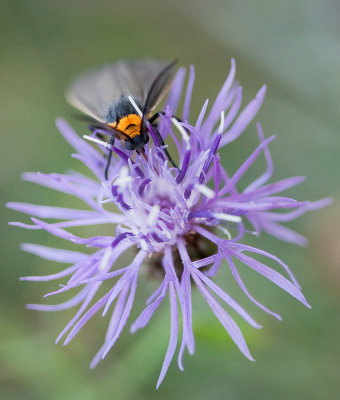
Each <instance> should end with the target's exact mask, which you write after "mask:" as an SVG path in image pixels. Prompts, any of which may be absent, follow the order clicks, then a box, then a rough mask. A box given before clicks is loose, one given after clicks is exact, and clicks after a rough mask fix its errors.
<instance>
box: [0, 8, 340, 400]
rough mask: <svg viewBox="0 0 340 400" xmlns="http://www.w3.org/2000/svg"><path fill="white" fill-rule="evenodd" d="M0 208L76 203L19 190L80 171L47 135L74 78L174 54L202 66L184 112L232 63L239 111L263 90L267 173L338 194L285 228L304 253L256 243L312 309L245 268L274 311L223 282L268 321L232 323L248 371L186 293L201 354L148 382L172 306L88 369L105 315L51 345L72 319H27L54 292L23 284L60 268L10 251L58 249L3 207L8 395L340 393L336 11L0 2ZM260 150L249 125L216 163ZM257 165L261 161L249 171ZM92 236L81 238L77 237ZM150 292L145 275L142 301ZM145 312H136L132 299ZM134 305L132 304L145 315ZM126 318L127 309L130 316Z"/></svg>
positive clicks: (0, 297) (307, 194)
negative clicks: (302, 241)
mask: <svg viewBox="0 0 340 400" xmlns="http://www.w3.org/2000/svg"><path fill="white" fill-rule="evenodd" d="M0 18H1V23H0V26H1V28H0V29H1V34H0V47H1V50H0V51H1V53H0V54H1V74H0V85H1V90H0V96H1V97H0V105H1V108H0V118H1V146H0V155H1V169H0V177H1V186H0V190H1V200H2V204H4V203H5V201H10V200H11V201H27V202H32V203H37V204H55V205H59V206H65V205H67V206H69V205H70V203H69V199H67V198H66V197H63V196H61V195H57V196H56V194H55V193H53V192H52V191H48V190H47V189H42V188H39V187H35V186H34V185H32V184H29V183H25V182H22V181H21V180H20V174H21V173H22V172H23V171H37V170H39V171H42V172H64V171H66V170H67V169H70V168H76V169H78V168H81V167H80V166H79V165H78V162H77V161H76V160H74V159H72V158H71V157H70V153H71V148H70V147H69V146H68V144H67V143H65V142H64V141H63V139H62V138H61V136H60V134H59V133H58V132H57V129H56V127H55V125H54V120H55V118H56V117H57V116H60V115H62V116H65V117H66V118H68V119H69V120H70V121H71V122H72V123H73V125H74V126H75V127H76V128H78V130H79V132H80V134H81V133H84V129H85V128H84V126H83V125H82V124H81V123H79V122H78V121H76V120H73V119H72V118H73V117H72V112H71V110H70V107H69V106H68V105H67V104H66V103H65V101H64V97H63V96H64V90H65V88H66V87H67V85H68V83H69V81H70V80H71V79H72V77H73V76H74V75H76V74H78V73H79V72H82V71H84V70H86V69H89V68H92V67H94V66H96V65H100V64H101V63H104V62H107V61H108V60H115V59H118V58H121V57H136V58H139V57H156V58H162V59H165V60H172V59H174V58H176V57H178V58H179V60H180V64H181V65H189V64H191V63H192V64H194V65H195V67H196V72H197V79H196V84H195V85H196V86H195V92H194V103H193V105H194V108H193V116H195V115H197V112H198V110H199V107H200V106H201V105H202V103H203V101H204V100H205V98H207V97H209V98H213V97H214V95H215V94H216V93H217V91H218V89H219V87H220V85H221V84H222V82H223V80H224V78H225V76H226V74H227V71H228V69H229V65H230V58H231V57H235V59H236V62H237V71H238V72H237V77H238V79H239V81H240V82H241V84H242V85H243V86H244V104H246V102H247V101H248V100H250V99H251V98H252V97H253V96H254V95H255V93H256V91H257V90H258V89H259V88H260V86H261V85H262V84H263V83H267V85H268V94H267V97H266V100H265V103H264V105H263V107H262V110H261V111H260V113H259V114H258V116H257V119H256V120H260V121H261V123H262V125H263V128H264V132H265V134H266V136H269V135H271V134H277V136H278V137H277V139H276V140H275V142H274V143H272V144H271V150H272V154H273V158H274V160H275V176H274V178H276V179H280V178H284V177H287V176H291V175H306V176H307V178H308V180H307V182H306V183H304V184H303V185H301V186H300V187H297V188H295V189H292V190H290V192H289V193H287V194H289V195H291V196H294V197H296V198H298V199H301V200H303V199H310V200H317V199H319V198H322V197H326V196H333V197H334V199H335V202H334V203H333V205H331V206H329V207H328V208H327V209H324V210H321V211H318V212H315V213H313V214H309V215H307V216H304V217H302V218H301V219H300V220H298V221H296V222H295V223H294V224H291V225H290V226H291V227H293V228H295V229H297V230H298V231H300V232H303V233H305V234H306V235H307V236H308V238H309V239H310V245H309V247H307V248H298V247H296V246H293V245H290V244H285V243H280V242H278V241H276V240H274V239H271V238H268V237H266V236H263V237H262V238H261V244H259V246H261V247H262V248H264V249H265V250H267V251H270V252H272V253H275V254H276V255H278V256H279V257H281V258H282V259H283V260H284V261H285V262H287V263H288V264H289V265H290V266H291V267H292V269H293V271H294V272H295V274H296V276H297V277H298V279H299V280H300V282H301V284H302V286H303V289H304V293H305V295H306V297H307V299H308V301H309V302H310V303H311V305H312V310H307V309H305V308H304V307H303V306H302V305H301V304H299V303H298V302H297V301H295V300H294V299H291V298H290V297H289V296H288V295H286V294H285V293H282V292H281V291H280V289H278V288H276V287H274V286H273V285H272V284H271V283H270V282H268V281H265V280H264V279H260V278H259V277H257V276H256V275H255V274H251V273H249V271H246V269H245V268H243V269H242V270H241V273H242V275H243V276H244V279H245V280H246V281H247V283H248V286H249V287H250V288H251V289H252V293H253V294H254V295H255V296H257V297H258V299H259V300H260V301H263V302H264V303H265V304H267V305H268V306H270V308H272V309H274V310H276V311H278V312H279V313H280V314H281V315H282V316H283V321H282V322H278V321H276V320H274V319H271V318H270V317H269V316H267V315H265V314H264V313H262V312H261V311H260V310H258V309H256V308H255V307H254V306H253V305H252V304H250V302H249V301H248V300H247V299H246V298H245V296H244V295H243V294H242V292H241V290H239V289H238V288H237V287H236V284H234V283H233V281H232V279H231V278H230V276H229V275H228V274H227V273H224V272H222V273H221V274H220V275H219V276H218V282H219V284H220V285H221V286H222V287H224V288H225V289H226V290H228V291H230V292H231V294H232V295H234V296H235V297H236V299H237V300H239V301H240V303H241V304H242V305H244V306H245V307H246V308H247V309H248V310H249V312H251V313H252V315H253V316H254V317H255V318H256V319H257V320H258V322H260V323H262V324H263V325H264V328H263V329H262V330H260V331H255V330H254V329H252V328H249V327H247V326H245V325H244V324H243V323H242V322H241V321H240V320H239V319H237V321H238V322H240V324H241V328H242V329H243V332H244V334H245V336H246V338H247V341H248V344H249V346H250V348H251V351H252V354H253V356H254V357H255V358H256V360H257V361H256V362H255V363H251V362H249V361H248V360H246V359H245V358H244V357H243V356H242V355H241V354H240V353H239V351H238V350H237V348H236V346H235V345H234V344H233V343H232V342H231V340H230V339H229V337H228V336H227V335H226V334H225V332H224V330H223V328H221V327H220V326H219V323H218V321H217V320H216V319H215V318H214V317H213V316H212V315H211V313H210V310H209V309H208V307H206V306H205V305H204V302H203V301H202V299H201V298H200V296H199V295H198V293H196V294H194V328H195V333H196V340H197V349H196V353H195V355H194V356H193V357H189V356H186V357H185V372H180V371H179V370H178V369H177V365H176V361H175V360H174V362H173V363H172V365H171V367H170V369H169V372H168V375H167V377H166V379H165V381H164V382H163V384H162V385H161V387H160V389H159V390H158V391H156V390H155V383H156V380H157V377H158V374H159V371H160V368H161V364H162V360H163V356H164V353H165V351H166V346H167V343H168V332H169V321H168V320H169V311H168V304H166V302H165V304H163V306H162V307H161V309H160V310H158V312H157V313H156V314H155V316H154V318H153V320H152V321H151V323H150V324H149V326H148V327H147V328H146V329H144V330H143V331H140V332H138V333H137V334H135V335H130V334H129V333H128V330H126V331H125V332H124V333H123V334H122V336H121V338H120V340H119V342H118V343H117V345H116V347H115V348H114V350H113V351H111V354H110V355H109V356H108V357H107V358H106V359H105V361H103V362H102V363H101V364H100V365H99V366H98V367H97V368H96V370H94V371H91V370H90V369H89V368H88V364H89V362H90V360H91V358H92V356H93V355H94V354H95V352H96V350H97V349H98V347H99V346H100V345H101V343H102V339H103V335H104V332H105V327H106V323H107V321H106V320H104V321H103V320H102V318H101V317H100V316H99V315H98V316H97V317H96V318H94V319H93V321H91V322H90V323H88V325H87V326H86V327H85V328H84V329H83V330H82V331H81V332H80V333H79V335H78V337H77V338H76V339H75V340H74V341H73V342H71V343H70V344H69V345H68V346H66V347H62V346H60V345H57V346H56V345H54V339H55V337H56V336H57V334H58V332H59V331H60V330H61V329H62V327H63V326H64V325H65V324H66V322H67V321H68V319H69V318H70V316H71V315H72V312H73V311H72V310H71V312H60V313H50V314H48V313H38V312H34V311H27V310H25V308H24V305H25V304H26V303H37V302H40V301H41V300H42V299H41V297H42V295H43V294H44V293H46V292H48V291H49V290H51V289H52V288H53V287H54V285H53V284H51V285H47V284H43V283H28V282H19V281H18V278H19V276H24V275H34V274H37V275H39V274H40V275H42V274H47V273H52V272H54V271H57V270H58V269H59V266H58V265H55V264H53V263H52V262H47V261H43V260H42V259H39V258H37V257H34V256H33V255H29V254H25V253H23V252H21V251H20V250H19V245H20V243H21V242H35V243H42V244H45V245H49V246H52V247H53V246H54V247H57V246H58V245H62V246H63V245H64V243H63V242H61V241H60V243H59V242H58V241H56V239H55V238H53V237H52V236H49V235H48V234H47V233H42V232H37V231H35V232H29V231H24V230H20V229H19V228H14V227H8V226H7V222H8V221H10V220H21V221H27V220H28V219H27V218H26V217H25V216H23V215H19V214H17V213H15V212H13V211H10V210H6V209H5V208H4V207H3V206H2V207H1V213H2V215H1V222H2V224H1V264H2V267H1V280H0V282H1V291H0V302H1V313H0V323H1V330H0V362H1V365H0V383H1V388H0V398H1V399H25V400H29V399H34V400H40V399H52V400H54V399H55V400H60V399H67V400H68V399H70V400H71V399H72V400H76V399H82V400H91V399H96V400H98V399H108V398H113V399H120V400H125V399H138V400H142V399H160V398H161V399H174V398H176V399H178V400H180V399H190V398H195V399H197V400H198V399H207V398H213V399H229V400H232V399H262V400H265V399H273V398H275V399H278V400H279V399H308V400H313V399H318V400H320V399H323V400H326V399H336V398H338V395H339V392H340V390H339V389H340V388H339V371H340V346H339V333H340V323H339V303H340V301H339V300H340V296H339V288H340V272H339V271H340V269H339V267H340V251H339V243H340V228H339V226H340V207H339V205H337V199H339V182H340V179H339V178H340V173H339V170H340V164H339V154H340V146H339V143H340V136H339V135H340V112H339V111H340V110H339V105H340V40H339V39H340V22H339V21H340V3H339V1H338V0H324V1H322V2H320V1H317V0H299V1H298V0H285V1H280V2H276V1H272V0H256V1H254V0H245V1H229V0H217V1H204V0H191V1H190V0H172V1H157V0H155V1H142V0H141V1H137V0H135V1H132V0H124V1H116V0H111V1H109V0H106V1H105V0H83V1H76V0H58V1H52V0H32V1H26V0H21V1H20V0H8V1H6V0H2V1H1V3H0ZM256 144H257V135H256V129H255V123H252V124H251V125H250V127H249V128H248V129H247V132H246V133H245V134H244V135H243V136H242V137H241V138H240V139H238V141H237V142H235V143H233V144H232V145H230V147H229V148H228V149H227V150H226V151H225V152H224V153H223V163H224V165H225V166H227V168H228V169H229V170H230V171H234V170H235V169H236V168H237V166H238V165H239V164H240V163H241V162H242V161H243V160H244V158H245V157H246V156H247V155H249V154H250V152H251V151H252V149H254V146H255V145H256ZM263 168H264V161H263V160H261V161H260V162H258V164H256V166H255V167H254V176H249V177H248V178H247V179H251V178H253V177H255V176H256V174H260V173H261V171H263ZM84 234H86V232H85V233H84ZM152 285H153V283H150V282H149V281H148V280H147V279H145V278H142V279H141V281H140V284H139V294H138V297H137V304H138V301H140V302H142V301H144V299H145V298H146V294H147V293H148V292H149V291H150V290H151V288H152ZM136 308H137V311H138V305H137V307H136ZM139 309H140V308H139ZM137 311H135V314H136V313H137Z"/></svg>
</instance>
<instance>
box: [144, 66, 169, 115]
mask: <svg viewBox="0 0 340 400" xmlns="http://www.w3.org/2000/svg"><path fill="white" fill-rule="evenodd" d="M176 63H177V60H175V61H173V62H172V63H171V64H168V65H167V66H166V67H165V68H163V69H162V70H161V71H160V72H159V73H158V75H157V76H156V77H155V79H154V81H153V82H152V84H151V86H150V88H149V91H148V94H147V98H146V100H145V104H144V110H143V114H144V115H147V114H148V113H150V111H152V110H153V109H154V108H155V107H156V106H157V104H158V103H159V102H160V101H161V100H162V98H163V97H164V96H165V94H166V93H167V92H168V90H169V87H170V84H171V78H172V75H173V69H172V68H173V66H174V65H175V64H176Z"/></svg>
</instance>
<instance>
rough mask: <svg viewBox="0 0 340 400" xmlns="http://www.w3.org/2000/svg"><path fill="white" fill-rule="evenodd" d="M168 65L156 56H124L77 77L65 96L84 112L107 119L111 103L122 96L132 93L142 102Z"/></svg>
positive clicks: (103, 120)
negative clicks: (135, 59)
mask: <svg viewBox="0 0 340 400" xmlns="http://www.w3.org/2000/svg"><path fill="white" fill-rule="evenodd" d="M166 66H167V64H166V63H164V62H161V61H157V60H139V61H133V60H122V61H119V62H117V63H115V64H107V65H104V66H103V67H101V68H99V69H97V70H94V71H92V72H89V73H87V74H85V75H82V76H80V77H79V78H77V79H76V80H75V81H74V83H73V84H72V85H71V86H70V88H69V90H68V91H67V93H66V99H67V101H68V102H69V103H70V104H71V105H72V106H74V107H76V108H78V109H79V110H80V111H82V112H83V113H85V114H87V115H89V116H91V117H92V118H94V119H96V120H98V121H101V122H105V121H106V116H107V113H108V110H109V107H110V105H111V104H114V103H115V102H116V101H117V100H118V99H119V98H120V97H121V96H131V97H133V98H134V99H135V100H136V101H138V102H139V103H140V104H141V105H142V106H143V105H144V104H145V102H146V99H147V95H148V92H149V90H150V88H151V86H152V83H153V82H154V80H155V79H156V78H157V76H158V75H159V74H160V73H161V72H162V71H163V70H164V68H166ZM168 80H170V74H169V77H168ZM164 86H165V85H164ZM163 89H164V88H163ZM164 94H165V93H164V90H163V91H160V92H159V94H158V98H157V99H155V101H154V104H152V105H151V104H150V110H148V111H151V109H152V108H153V107H155V106H156V103H158V101H160V100H161V97H162V95H164Z"/></svg>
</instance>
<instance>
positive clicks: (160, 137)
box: [155, 128, 179, 170]
mask: <svg viewBox="0 0 340 400" xmlns="http://www.w3.org/2000/svg"><path fill="white" fill-rule="evenodd" d="M155 131H156V134H157V137H158V139H159V141H160V142H161V145H162V146H165V143H164V140H163V138H162V136H161V134H160V133H159V132H158V129H157V128H156V129H155ZM163 151H164V153H165V155H166V157H167V159H168V160H169V161H170V163H171V164H172V166H173V167H175V168H176V169H178V170H179V168H178V167H177V165H176V163H175V161H174V160H173V159H172V157H171V155H170V153H169V152H168V150H167V148H166V147H163Z"/></svg>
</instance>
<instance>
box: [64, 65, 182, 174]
mask: <svg viewBox="0 0 340 400" xmlns="http://www.w3.org/2000/svg"><path fill="white" fill-rule="evenodd" d="M176 62H177V60H175V61H173V62H172V63H171V64H169V65H166V64H164V63H163V62H161V61H156V60H139V61H131V60H122V61H119V62H117V63H115V64H108V65H104V66H103V67H101V68H99V69H98V70H95V71H92V72H90V73H87V74H85V75H83V76H81V77H79V78H78V79H76V80H75V82H74V83H73V84H72V85H71V87H70V89H69V91H68V92H67V94H66V98H67V100H68V101H69V103H70V104H71V105H73V106H74V107H76V108H78V109H79V110H80V111H82V112H83V113H85V114H86V115H87V116H88V117H87V119H90V121H91V124H90V125H89V128H90V130H91V131H92V133H93V134H94V135H97V136H101V135H103V134H104V135H109V136H110V140H109V145H110V146H112V145H113V144H114V140H115V138H117V139H120V140H122V141H124V142H125V147H126V149H127V150H136V151H137V153H139V152H141V153H142V154H145V152H144V146H145V145H146V144H147V143H148V142H149V135H148V129H147V127H146V125H145V121H148V122H149V123H150V124H151V125H153V124H155V122H156V120H157V118H158V117H159V116H160V115H161V114H162V113H161V112H157V113H155V114H152V111H153V110H154V109H155V107H156V106H157V105H158V103H159V102H160V101H161V100H162V98H163V97H164V96H165V94H166V93H167V91H168V89H169V86H170V83H171V77H172V70H173V67H174V65H175V64H176ZM136 110H139V113H138V114H136V112H137V111H136ZM141 110H142V111H141ZM154 128H155V126H154ZM155 132H156V134H157V136H158V139H159V140H160V142H161V144H162V145H164V142H163V140H162V137H161V136H160V135H159V132H158V130H157V129H155ZM85 138H87V139H90V140H91V138H89V137H87V136H85ZM164 151H165V153H166V155H167V157H168V159H169V161H170V162H171V163H172V164H173V166H174V167H176V168H177V166H176V165H175V163H174V162H173V160H172V158H171V156H170V155H169V153H168V151H167V150H166V149H164ZM111 157H112V148H110V147H109V153H108V157H107V165H106V169H105V178H106V179H107V177H108V169H109V166H110V162H111Z"/></svg>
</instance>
